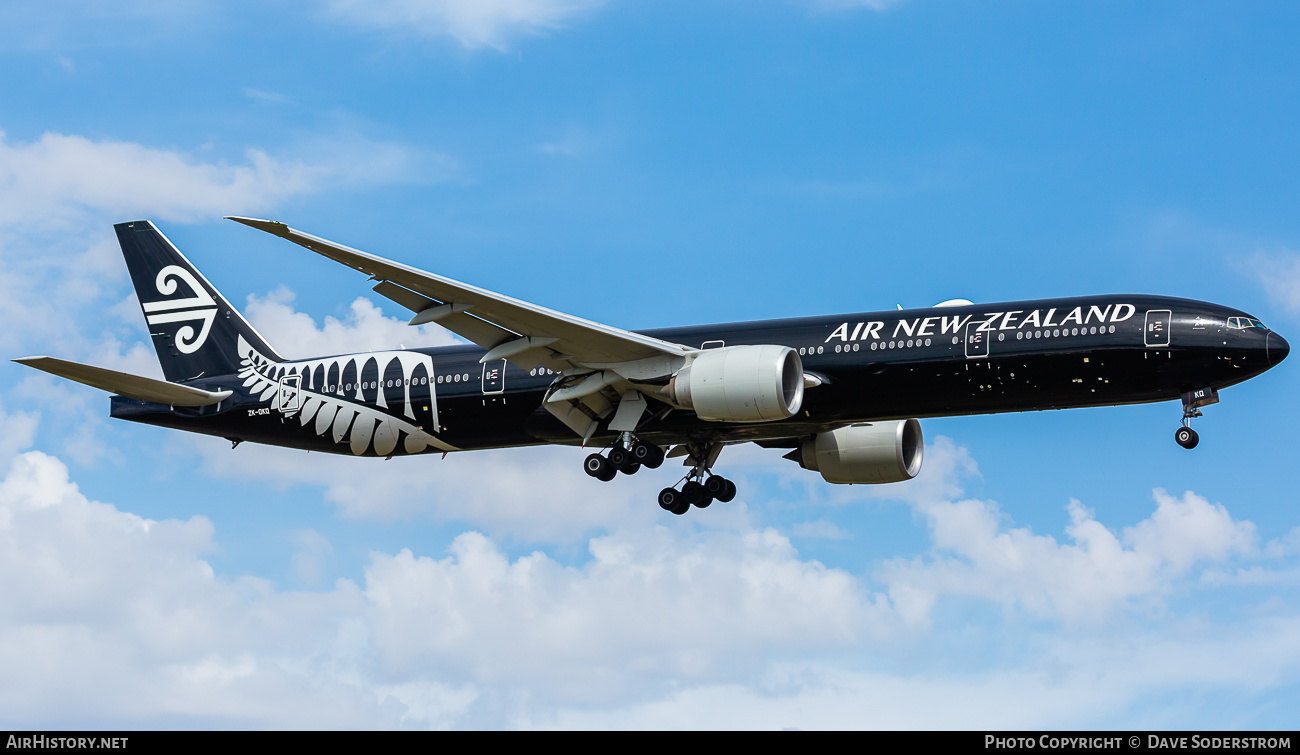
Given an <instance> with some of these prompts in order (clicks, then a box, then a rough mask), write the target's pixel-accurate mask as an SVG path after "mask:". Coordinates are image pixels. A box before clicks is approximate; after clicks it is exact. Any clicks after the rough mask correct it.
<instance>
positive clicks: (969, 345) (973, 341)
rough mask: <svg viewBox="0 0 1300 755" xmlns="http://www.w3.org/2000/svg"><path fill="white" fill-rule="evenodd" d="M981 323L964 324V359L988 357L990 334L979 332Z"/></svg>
mask: <svg viewBox="0 0 1300 755" xmlns="http://www.w3.org/2000/svg"><path fill="white" fill-rule="evenodd" d="M983 324H984V323H982V322H972V323H967V324H966V358H967V359H978V358H980V357H986V356H988V355H989V336H990V335H992V333H990V332H986V331H981V330H980V326H981V325H983Z"/></svg>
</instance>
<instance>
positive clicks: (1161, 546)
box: [879, 456, 1258, 623]
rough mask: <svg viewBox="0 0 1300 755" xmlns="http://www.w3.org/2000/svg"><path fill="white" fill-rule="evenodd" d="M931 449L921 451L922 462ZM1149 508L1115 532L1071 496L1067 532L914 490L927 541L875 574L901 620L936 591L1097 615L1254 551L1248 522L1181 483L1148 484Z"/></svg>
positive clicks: (917, 612) (918, 619) (1080, 618)
mask: <svg viewBox="0 0 1300 755" xmlns="http://www.w3.org/2000/svg"><path fill="white" fill-rule="evenodd" d="M928 461H929V456H927V462H928ZM1154 497H1155V500H1156V510H1155V512H1153V513H1152V515H1151V516H1150V517H1149V518H1147V519H1145V520H1143V521H1141V522H1139V523H1138V524H1137V525H1135V526H1133V527H1127V528H1125V529H1124V530H1123V531H1122V532H1121V533H1118V534H1117V533H1115V532H1113V531H1111V530H1110V529H1108V528H1107V527H1106V526H1105V525H1103V524H1101V523H1100V522H1098V521H1097V520H1096V519H1095V518H1093V514H1092V512H1091V511H1089V510H1088V509H1087V508H1085V507H1084V506H1083V504H1081V503H1080V502H1079V501H1075V500H1072V501H1070V503H1069V505H1068V506H1067V507H1066V509H1067V511H1068V512H1069V515H1070V524H1069V526H1067V527H1066V530H1065V532H1066V535H1067V536H1068V537H1069V540H1070V542H1068V543H1062V542H1058V541H1057V540H1056V538H1055V537H1053V536H1051V535H1037V534H1034V533H1033V532H1031V531H1030V530H1029V529H1027V528H1021V527H1011V526H1008V525H1007V523H1006V521H1005V517H1004V515H1003V514H1002V512H1001V511H1000V510H999V508H998V506H997V504H996V503H993V502H991V501H979V500H973V499H964V500H956V501H953V500H947V499H943V498H938V499H936V498H927V497H922V498H920V499H915V500H914V501H913V505H914V506H915V507H916V509H917V511H918V512H919V513H921V514H922V515H923V516H925V518H926V520H927V522H928V524H929V526H930V529H931V533H932V536H933V538H934V550H933V553H932V555H930V556H929V557H922V556H917V557H913V558H910V559H899V560H894V561H891V562H888V563H886V564H885V565H883V567H882V569H881V572H880V575H879V577H880V579H881V580H882V581H884V582H885V583H886V584H888V585H889V594H890V596H891V598H892V599H893V600H894V601H895V604H896V605H897V606H898V607H899V610H900V611H902V612H903V613H904V615H905V616H907V618H908V619H909V621H911V622H914V623H924V622H926V621H928V620H929V618H930V612H931V609H932V607H933V606H934V605H935V604H936V603H937V602H938V601H939V600H940V599H942V598H944V597H950V596H961V597H966V598H982V599H986V600H991V601H994V602H996V603H999V604H1001V605H1003V606H1005V607H1007V608H1018V609H1021V610H1024V611H1026V612H1028V613H1029V614H1031V615H1034V616H1039V617H1046V618H1057V619H1063V620H1065V621H1067V622H1070V623H1078V622H1085V623H1086V622H1093V623H1104V622H1105V621H1106V620H1107V619H1108V618H1109V617H1110V616H1111V615H1112V614H1113V613H1114V612H1115V611H1117V610H1119V609H1121V608H1123V607H1125V606H1128V605H1133V604H1135V602H1142V601H1150V600H1155V599H1159V598H1161V597H1162V596H1165V595H1167V594H1169V593H1170V592H1171V591H1172V590H1173V588H1174V587H1175V585H1178V584H1180V583H1181V582H1182V581H1183V580H1184V579H1185V578H1186V577H1188V576H1189V574H1190V573H1191V572H1192V570H1193V567H1194V566H1195V565H1196V564H1199V563H1209V564H1222V563H1226V562H1228V561H1230V560H1231V559H1232V558H1234V557H1239V556H1247V557H1250V556H1254V555H1256V554H1257V553H1258V542H1257V537H1256V534H1255V526H1254V525H1253V524H1252V523H1250V522H1239V521H1235V520H1233V519H1232V517H1231V516H1230V515H1229V514H1228V512H1227V510H1226V509H1225V508H1224V507H1223V506H1222V505H1221V504H1211V503H1210V502H1209V501H1207V500H1205V499H1204V498H1202V497H1200V496H1197V495H1195V494H1194V493H1192V492H1190V491H1189V492H1187V493H1186V494H1184V495H1183V497H1182V498H1175V497H1173V496H1170V495H1168V494H1167V493H1165V492H1164V491H1163V490H1156V491H1155V493H1154Z"/></svg>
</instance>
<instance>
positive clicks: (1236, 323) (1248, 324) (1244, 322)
mask: <svg viewBox="0 0 1300 755" xmlns="http://www.w3.org/2000/svg"><path fill="white" fill-rule="evenodd" d="M1228 327H1229V328H1232V329H1233V330H1245V329H1246V328H1264V330H1268V328H1265V327H1264V323H1262V322H1260V321H1259V320H1256V319H1255V318H1253V317H1229V318H1228Z"/></svg>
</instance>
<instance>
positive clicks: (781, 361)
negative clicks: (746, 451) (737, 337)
mask: <svg viewBox="0 0 1300 755" xmlns="http://www.w3.org/2000/svg"><path fill="white" fill-rule="evenodd" d="M663 395H664V396H665V397H666V398H667V399H668V400H669V401H671V402H672V403H674V404H676V405H678V406H682V407H686V408H688V409H694V410H695V413H696V414H697V415H699V417H700V419H706V420H711V421H715V422H770V421H772V420H777V419H785V418H786V417H793V416H794V415H795V414H797V413H798V412H799V407H801V406H803V363H802V362H801V361H799V354H798V353H797V352H795V350H794V349H791V348H789V347H788V346H769V345H763V346H728V347H725V348H720V349H710V350H708V351H705V352H702V353H701V354H699V355H698V356H696V357H695V361H693V362H691V363H690V364H689V365H687V366H686V367H683V368H682V369H681V370H680V371H679V372H678V373H677V374H676V375H674V376H673V379H672V381H671V382H669V383H668V385H667V386H666V387H665V388H664V390H663Z"/></svg>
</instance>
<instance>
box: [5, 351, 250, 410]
mask: <svg viewBox="0 0 1300 755" xmlns="http://www.w3.org/2000/svg"><path fill="white" fill-rule="evenodd" d="M14 361H15V362H18V363H19V364H25V365H27V366H28V367H35V368H36V369H38V370H41V371H42V372H48V373H50V374H51V375H58V376H59V377H62V378H67V379H69V380H75V381H77V382H78V383H82V384H84V385H89V386H90V387H92V388H99V389H100V390H104V391H108V392H109V393H116V394H118V395H119V396H126V397H127V398H133V399H136V400H138V401H150V402H152V403H155V404H169V405H171V406H210V405H212V404H215V403H218V402H220V401H221V400H222V399H224V398H228V397H229V396H230V395H231V391H215V392H214V391H205V390H202V389H200V388H190V387H189V386H184V385H178V384H176V383H169V382H167V381H165V380H154V379H153V378H147V377H140V376H139V375H128V374H126V373H125V372H116V371H114V370H106V369H104V368H103V367H91V366H90V365H88V364H78V363H76V362H68V361H65V360H63V359H55V358H54V357H23V358H22V359H15V360H14Z"/></svg>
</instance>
